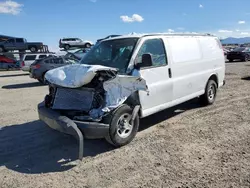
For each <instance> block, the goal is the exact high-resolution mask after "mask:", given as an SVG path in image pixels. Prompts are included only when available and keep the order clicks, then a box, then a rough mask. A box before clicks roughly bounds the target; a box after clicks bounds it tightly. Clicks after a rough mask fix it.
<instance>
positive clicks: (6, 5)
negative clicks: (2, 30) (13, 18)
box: [0, 0, 23, 15]
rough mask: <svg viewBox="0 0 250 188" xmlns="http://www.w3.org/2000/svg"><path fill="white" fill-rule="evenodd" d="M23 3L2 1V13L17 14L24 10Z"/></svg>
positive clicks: (0, 4) (0, 5)
mask: <svg viewBox="0 0 250 188" xmlns="http://www.w3.org/2000/svg"><path fill="white" fill-rule="evenodd" d="M22 7H23V5H22V4H19V3H17V2H15V1H11V0H7V1H3V2H0V14H13V15H17V14H19V13H20V12H21V11H22Z"/></svg>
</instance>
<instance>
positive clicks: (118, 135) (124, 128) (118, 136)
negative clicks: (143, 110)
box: [106, 105, 139, 147]
mask: <svg viewBox="0 0 250 188" xmlns="http://www.w3.org/2000/svg"><path fill="white" fill-rule="evenodd" d="M132 112H133V109H132V108H131V107H129V106H128V105H123V106H121V107H119V108H118V109H117V110H115V111H114V112H113V113H112V114H111V115H110V117H109V118H108V121H109V125H110V127H109V135H108V136H107V137H106V140H107V141H108V142H109V143H111V144H112V145H114V146H115V147H121V146H124V145H126V144H128V143H130V142H131V141H132V140H133V139H134V137H135V135H136V133H137V131H138V128H139V116H138V115H136V117H135V119H134V120H132V119H131V118H132Z"/></svg>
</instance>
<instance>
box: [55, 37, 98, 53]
mask: <svg viewBox="0 0 250 188" xmlns="http://www.w3.org/2000/svg"><path fill="white" fill-rule="evenodd" d="M92 45H93V43H92V42H91V41H83V40H81V39H79V38H63V39H60V40H59V48H64V49H65V50H69V49H70V48H72V47H77V48H90V47H91V46H92Z"/></svg>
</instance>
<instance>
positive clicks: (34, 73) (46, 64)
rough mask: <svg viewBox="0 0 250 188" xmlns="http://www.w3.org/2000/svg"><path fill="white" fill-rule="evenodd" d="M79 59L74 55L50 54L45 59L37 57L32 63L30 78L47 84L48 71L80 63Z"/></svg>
mask: <svg viewBox="0 0 250 188" xmlns="http://www.w3.org/2000/svg"><path fill="white" fill-rule="evenodd" d="M79 60H80V59H73V58H72V56H71V57H64V56H59V57H57V56H48V57H45V58H43V59H37V60H35V62H34V63H32V64H31V65H30V68H29V72H30V78H34V79H37V80H38V81H39V82H40V83H42V84H46V80H45V78H44V75H45V73H46V72H47V71H49V70H51V69H54V68H57V67H62V66H65V65H69V64H75V63H78V62H79Z"/></svg>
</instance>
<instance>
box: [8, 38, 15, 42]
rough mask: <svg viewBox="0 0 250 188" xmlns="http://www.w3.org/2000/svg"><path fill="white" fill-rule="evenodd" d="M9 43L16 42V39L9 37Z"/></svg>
mask: <svg viewBox="0 0 250 188" xmlns="http://www.w3.org/2000/svg"><path fill="white" fill-rule="evenodd" d="M7 43H15V39H9V40H7Z"/></svg>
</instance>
